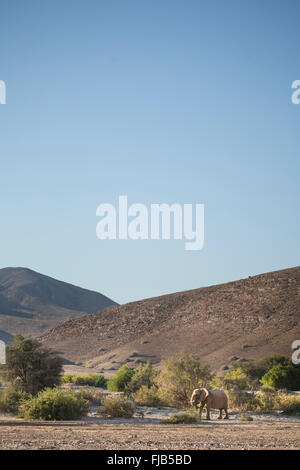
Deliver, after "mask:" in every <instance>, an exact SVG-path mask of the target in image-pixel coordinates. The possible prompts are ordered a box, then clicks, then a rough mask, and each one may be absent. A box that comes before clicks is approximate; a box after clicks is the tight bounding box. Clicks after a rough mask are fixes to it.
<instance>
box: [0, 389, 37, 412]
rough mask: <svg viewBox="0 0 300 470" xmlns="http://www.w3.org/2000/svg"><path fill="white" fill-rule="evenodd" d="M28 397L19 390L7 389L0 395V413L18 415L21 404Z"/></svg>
mask: <svg viewBox="0 0 300 470" xmlns="http://www.w3.org/2000/svg"><path fill="white" fill-rule="evenodd" d="M29 396H30V395H28V393H26V392H22V391H20V390H14V389H12V388H7V389H5V390H3V391H2V392H1V394H0V411H2V412H4V413H13V414H18V411H19V407H20V405H21V403H22V402H23V401H24V400H26V399H28V398H29Z"/></svg>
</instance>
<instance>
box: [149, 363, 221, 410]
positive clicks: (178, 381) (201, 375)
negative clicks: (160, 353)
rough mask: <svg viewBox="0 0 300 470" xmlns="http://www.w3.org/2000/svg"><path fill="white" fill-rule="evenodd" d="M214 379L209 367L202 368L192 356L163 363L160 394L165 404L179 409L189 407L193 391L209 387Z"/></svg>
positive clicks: (158, 379)
mask: <svg viewBox="0 0 300 470" xmlns="http://www.w3.org/2000/svg"><path fill="white" fill-rule="evenodd" d="M212 377H213V374H212V373H211V372H210V369H209V368H208V366H201V364H200V362H199V361H198V359H197V358H196V357H195V356H193V355H192V354H184V355H182V356H181V357H179V358H178V359H174V358H171V359H168V360H167V361H162V370H161V372H160V374H159V376H158V378H157V384H158V386H159V393H160V395H161V397H162V399H163V401H164V402H165V403H168V404H169V405H170V406H175V407H178V408H185V407H187V406H189V403H190V398H191V394H192V392H193V390H194V389H195V388H197V387H199V385H207V384H208V383H209V382H210V381H211V379H212Z"/></svg>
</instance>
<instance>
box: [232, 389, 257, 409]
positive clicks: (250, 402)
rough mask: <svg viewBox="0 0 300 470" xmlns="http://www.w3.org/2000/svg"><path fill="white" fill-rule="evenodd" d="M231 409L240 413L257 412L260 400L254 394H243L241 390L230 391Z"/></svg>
mask: <svg viewBox="0 0 300 470" xmlns="http://www.w3.org/2000/svg"><path fill="white" fill-rule="evenodd" d="M228 398H229V408H233V409H237V410H240V411H256V409H257V407H258V406H259V399H258V397H257V396H256V395H255V394H254V393H248V392H243V391H240V390H234V389H232V390H229V391H228Z"/></svg>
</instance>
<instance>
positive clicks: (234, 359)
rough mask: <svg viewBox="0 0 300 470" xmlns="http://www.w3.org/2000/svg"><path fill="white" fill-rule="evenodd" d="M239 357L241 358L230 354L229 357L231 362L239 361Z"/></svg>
mask: <svg viewBox="0 0 300 470" xmlns="http://www.w3.org/2000/svg"><path fill="white" fill-rule="evenodd" d="M238 359H239V358H238V356H230V357H229V360H230V361H231V362H233V361H237V360H238Z"/></svg>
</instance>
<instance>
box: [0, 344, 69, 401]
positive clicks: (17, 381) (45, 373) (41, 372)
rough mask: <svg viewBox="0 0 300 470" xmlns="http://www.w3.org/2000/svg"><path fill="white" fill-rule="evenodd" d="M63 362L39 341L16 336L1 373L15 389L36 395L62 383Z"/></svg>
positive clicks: (7, 351) (8, 349)
mask: <svg viewBox="0 0 300 470" xmlns="http://www.w3.org/2000/svg"><path fill="white" fill-rule="evenodd" d="M61 371H62V360H61V358H60V357H58V356H57V355H56V354H55V352H53V351H50V350H48V349H44V348H42V345H41V344H40V343H38V341H35V340H32V339H25V338H23V336H21V335H16V336H15V337H14V339H13V342H12V344H11V346H7V348H6V364H5V365H3V366H2V367H1V373H2V374H3V375H4V376H5V378H6V379H7V380H8V382H10V383H13V384H14V386H15V388H18V389H19V390H22V391H24V392H27V393H31V394H36V393H38V392H39V391H40V390H42V389H44V388H45V387H53V386H55V385H58V384H59V383H60V374H61Z"/></svg>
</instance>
